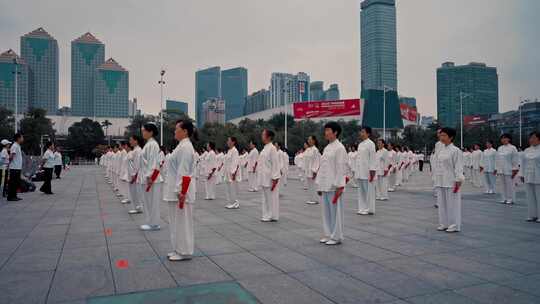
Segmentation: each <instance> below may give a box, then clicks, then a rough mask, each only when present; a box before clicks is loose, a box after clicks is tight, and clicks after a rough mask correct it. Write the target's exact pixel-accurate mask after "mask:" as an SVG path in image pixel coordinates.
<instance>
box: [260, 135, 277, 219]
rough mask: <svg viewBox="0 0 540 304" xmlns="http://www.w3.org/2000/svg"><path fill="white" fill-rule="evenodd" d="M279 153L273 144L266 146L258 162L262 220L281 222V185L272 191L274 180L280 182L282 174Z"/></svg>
mask: <svg viewBox="0 0 540 304" xmlns="http://www.w3.org/2000/svg"><path fill="white" fill-rule="evenodd" d="M281 163H282V161H281V159H280V155H279V152H278V151H277V149H276V147H275V146H274V145H273V144H272V143H268V144H266V145H264V148H263V149H262V151H261V153H260V154H259V158H258V160H257V183H258V185H259V186H260V187H261V188H262V220H263V221H269V220H274V221H277V220H279V183H280V181H278V185H276V187H275V188H274V190H273V191H272V180H276V179H277V180H279V178H280V176H281V173H280V169H281V168H280V167H281Z"/></svg>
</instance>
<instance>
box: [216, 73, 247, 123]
mask: <svg viewBox="0 0 540 304" xmlns="http://www.w3.org/2000/svg"><path fill="white" fill-rule="evenodd" d="M247 92H248V72H247V69H245V68H242V67H238V68H234V69H229V70H224V71H222V72H221V97H222V98H223V99H224V100H225V121H229V120H231V119H234V118H236V117H240V116H242V113H243V111H244V103H245V101H246V96H247Z"/></svg>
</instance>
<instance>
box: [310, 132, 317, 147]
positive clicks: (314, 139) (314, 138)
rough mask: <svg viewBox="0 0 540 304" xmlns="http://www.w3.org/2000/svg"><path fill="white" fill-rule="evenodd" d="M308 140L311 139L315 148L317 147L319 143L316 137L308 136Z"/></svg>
mask: <svg viewBox="0 0 540 304" xmlns="http://www.w3.org/2000/svg"><path fill="white" fill-rule="evenodd" d="M308 138H311V140H313V141H314V142H315V144H314V146H315V147H317V146H318V145H319V141H318V140H317V136H315V135H310V136H308Z"/></svg>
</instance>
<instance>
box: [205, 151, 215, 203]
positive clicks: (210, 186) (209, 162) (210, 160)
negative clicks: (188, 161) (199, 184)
mask: <svg viewBox="0 0 540 304" xmlns="http://www.w3.org/2000/svg"><path fill="white" fill-rule="evenodd" d="M215 149H216V144H215V143H213V142H208V143H207V144H206V150H207V152H208V153H207V154H206V172H205V175H204V176H203V178H204V179H205V180H206V182H205V183H204V185H205V189H204V190H205V192H206V197H205V198H204V199H206V200H215V199H216V182H217V181H216V180H217V172H216V171H217V157H216V152H215Z"/></svg>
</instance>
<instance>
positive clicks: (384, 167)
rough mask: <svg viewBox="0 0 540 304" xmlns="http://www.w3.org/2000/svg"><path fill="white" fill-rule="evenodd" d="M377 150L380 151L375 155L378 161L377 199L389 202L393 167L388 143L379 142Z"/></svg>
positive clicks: (381, 140) (380, 140) (382, 140)
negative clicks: (390, 177) (390, 174)
mask: <svg viewBox="0 0 540 304" xmlns="http://www.w3.org/2000/svg"><path fill="white" fill-rule="evenodd" d="M377 148H378V150H377V152H376V153H375V159H376V160H377V184H376V185H375V190H376V195H375V199H376V200H381V201H387V200H388V171H389V170H390V167H391V166H392V165H391V164H390V157H389V156H388V150H386V142H385V141H384V139H379V140H377Z"/></svg>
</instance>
